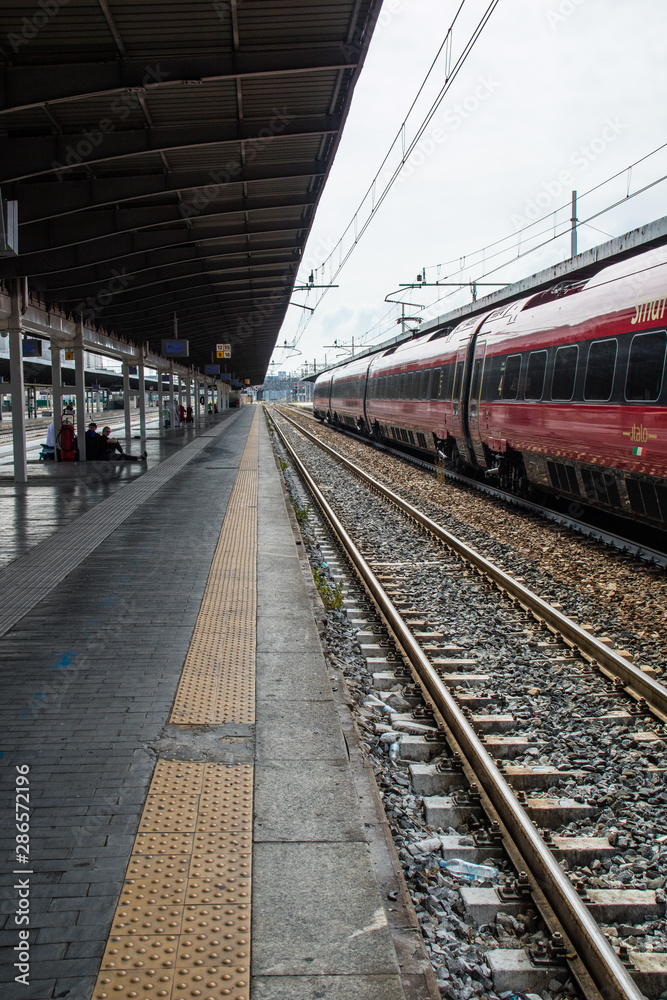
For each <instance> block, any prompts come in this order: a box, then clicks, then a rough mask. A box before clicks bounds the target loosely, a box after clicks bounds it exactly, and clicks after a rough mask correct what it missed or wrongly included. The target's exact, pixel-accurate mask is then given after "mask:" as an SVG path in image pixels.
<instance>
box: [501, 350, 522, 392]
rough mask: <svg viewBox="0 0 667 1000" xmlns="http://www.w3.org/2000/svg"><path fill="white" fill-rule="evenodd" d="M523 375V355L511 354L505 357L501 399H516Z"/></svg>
mask: <svg viewBox="0 0 667 1000" xmlns="http://www.w3.org/2000/svg"><path fill="white" fill-rule="evenodd" d="M520 375H521V355H520V354H510V356H509V357H508V358H506V359H505V368H504V371H503V381H502V390H501V393H500V398H501V399H516V397H517V395H518V394H519V377H520Z"/></svg>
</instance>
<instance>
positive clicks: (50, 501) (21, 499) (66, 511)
mask: <svg viewBox="0 0 667 1000" xmlns="http://www.w3.org/2000/svg"><path fill="white" fill-rule="evenodd" d="M236 412H237V411H236V410H227V411H225V412H224V413H221V414H220V415H218V416H213V417H209V416H202V420H201V424H200V426H199V428H195V427H194V426H193V425H192V424H186V425H184V426H181V427H179V428H167V429H162V430H158V427H157V415H156V413H155V411H152V410H149V411H148V416H147V421H146V435H147V436H146V440H145V442H144V444H145V450H146V451H147V452H148V460H147V462H145V463H144V462H127V461H115V460H114V461H109V462H62V463H60V462H40V461H39V460H38V458H37V455H38V453H39V449H40V446H39V444H35V445H34V448H33V450H32V451H31V452H29V458H30V460H29V462H28V483H27V484H23V483H15V482H14V473H13V467H12V464H11V445H6V446H4V450H5V451H6V452H7V454H6V455H5V456H4V458H2V459H0V568H1V567H3V566H6V565H7V564H8V563H10V562H12V560H14V559H16V558H18V557H19V556H22V555H25V553H26V552H27V551H28V550H29V549H30V548H32V547H33V545H35V544H37V542H40V541H42V540H43V539H44V538H46V537H48V535H50V534H52V533H53V532H54V531H56V530H57V529H58V528H60V527H62V526H63V525H65V524H67V523H68V521H71V520H73V519H74V518H76V517H78V516H79V515H80V514H83V513H84V512H85V511H86V510H89V509H90V508H91V507H93V506H94V505H95V504H97V503H99V501H100V500H103V499H105V498H106V497H109V496H111V495H112V493H114V492H115V491H116V490H117V489H119V488H121V487H123V486H125V485H126V484H127V483H128V482H130V481H131V480H133V479H136V478H137V477H138V476H141V475H143V473H144V472H146V471H147V470H148V469H151V468H153V467H154V466H155V465H156V464H158V463H159V462H162V461H163V460H164V459H165V458H167V457H169V456H170V455H171V454H173V453H174V452H175V451H178V450H179V449H181V448H182V447H184V446H185V445H186V444H189V442H190V441H193V440H194V439H195V438H196V437H197V436H198V435H199V434H206V433H208V432H209V431H210V430H211V428H215V427H216V426H218V424H219V423H221V422H223V421H225V420H227V419H229V418H230V417H233V416H234V414H235V413H236ZM120 416H121V418H122V414H121V415H120ZM110 425H111V426H112V429H113V428H115V429H114V430H113V434H112V436H115V437H118V438H119V439H120V440H121V444H122V445H123V447H124V448H125V450H126V451H127V450H130V451H131V453H132V454H134V455H138V454H141V451H142V448H141V444H142V442H141V441H140V440H139V438H138V437H137V438H136V439H134V438H133V440H132V442H131V447H130V448H129V449H128V444H127V442H126V441H125V438H124V427H123V425H122V422H119V421H118V416H117V417H116V421H115V422H113V421H110ZM102 426H104V425H103V424H100V425H99V428H98V429H99V430H100V431H101V429H102ZM133 430H134V432H135V433H136V434H137V435H138V433H139V428H138V424H133ZM0 450H1V449H0Z"/></svg>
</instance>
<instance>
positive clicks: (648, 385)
mask: <svg viewBox="0 0 667 1000" xmlns="http://www.w3.org/2000/svg"><path fill="white" fill-rule="evenodd" d="M666 346H667V334H665V331H664V330H656V331H655V333H638V334H637V336H636V337H633V338H632V344H631V345H630V357H629V358H628V374H627V377H626V380H625V398H626V399H634V400H641V401H643V402H651V401H653V400H656V399H657V398H658V396H659V395H660V389H661V388H662V373H663V369H664V367H665V347H666Z"/></svg>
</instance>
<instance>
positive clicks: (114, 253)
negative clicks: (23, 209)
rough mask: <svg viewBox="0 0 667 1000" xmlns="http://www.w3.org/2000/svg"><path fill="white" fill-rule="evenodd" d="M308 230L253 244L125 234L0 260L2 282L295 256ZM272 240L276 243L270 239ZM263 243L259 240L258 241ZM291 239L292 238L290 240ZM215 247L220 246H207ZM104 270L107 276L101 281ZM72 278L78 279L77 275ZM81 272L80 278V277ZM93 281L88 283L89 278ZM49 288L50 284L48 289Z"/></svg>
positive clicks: (218, 235) (214, 234)
mask: <svg viewBox="0 0 667 1000" xmlns="http://www.w3.org/2000/svg"><path fill="white" fill-rule="evenodd" d="M306 228H307V227H306V225H305V224H304V225H300V226H295V225H293V224H290V225H285V226H282V227H279V228H277V229H273V230H268V231H266V232H262V233H259V234H254V239H253V241H252V242H249V241H248V239H247V236H248V234H247V233H243V232H239V233H235V234H233V235H230V234H229V232H228V231H226V230H224V229H220V230H215V229H213V230H211V234H210V235H207V236H206V237H205V238H202V239H197V238H196V236H194V237H193V233H192V231H191V230H188V229H179V230H171V229H169V230H164V231H161V232H159V233H142V234H140V235H137V236H132V235H131V234H129V233H128V234H126V235H125V236H120V237H118V238H116V239H113V240H112V239H109V240H106V241H105V242H104V244H103V245H102V246H101V247H100V246H98V245H97V244H94V249H93V246H90V245H89V246H86V245H84V246H83V247H82V248H77V247H68V248H67V249H66V250H58V251H50V252H49V253H41V254H31V255H30V256H23V257H17V258H11V257H10V258H5V259H2V258H0V278H9V277H18V276H28V277H36V276H39V275H47V274H62V273H63V272H66V273H67V274H68V275H69V274H72V277H73V279H76V280H77V281H78V282H81V283H83V282H88V281H89V280H90V281H104V280H107V281H108V280H109V270H108V268H109V265H110V264H112V263H115V262H117V263H118V266H119V267H121V266H122V268H123V269H124V271H125V273H127V274H137V273H139V272H141V271H145V270H147V269H148V268H151V267H160V266H162V265H164V264H172V263H174V262H178V261H181V260H188V259H195V258H196V259H198V260H204V259H206V260H217V259H219V258H222V257H232V256H238V255H245V256H246V257H252V256H253V255H254V254H256V253H261V252H267V251H276V252H279V251H284V250H297V249H299V248H300V247H301V246H303V239H299V238H298V236H297V235H296V234H298V233H301V232H305V230H306ZM271 235H273V237H274V238H273V239H271V238H270V237H271ZM259 236H261V237H263V238H262V239H259V238H258V237H259ZM290 237H291V238H290ZM212 242H215V243H216V246H209V245H208V244H210V243H212ZM95 251H96V252H95ZM101 267H104V269H105V274H104V276H103V277H100V275H99V273H98V272H99V269H100V268H101ZM73 272H74V273H73ZM76 272H79V273H76ZM89 275H90V277H89ZM44 287H45V288H48V287H50V286H49V284H48V283H47V284H45V285H44Z"/></svg>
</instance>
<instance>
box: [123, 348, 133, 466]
mask: <svg viewBox="0 0 667 1000" xmlns="http://www.w3.org/2000/svg"><path fill="white" fill-rule="evenodd" d="M123 410H124V411H125V451H127V452H130V451H132V410H131V409H130V366H129V365H128V363H127V361H123Z"/></svg>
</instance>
